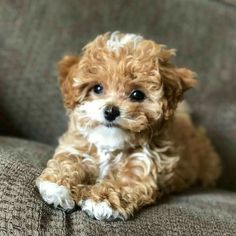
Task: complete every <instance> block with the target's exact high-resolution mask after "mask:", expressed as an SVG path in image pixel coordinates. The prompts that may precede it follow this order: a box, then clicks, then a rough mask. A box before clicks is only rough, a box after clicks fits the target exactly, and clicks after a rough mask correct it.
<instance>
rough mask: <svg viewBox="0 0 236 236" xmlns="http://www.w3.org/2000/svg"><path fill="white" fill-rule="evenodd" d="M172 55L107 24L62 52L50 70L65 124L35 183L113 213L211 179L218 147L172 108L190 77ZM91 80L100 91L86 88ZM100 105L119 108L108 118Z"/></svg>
mask: <svg viewBox="0 0 236 236" xmlns="http://www.w3.org/2000/svg"><path fill="white" fill-rule="evenodd" d="M174 55H175V50H173V49H167V48H166V46H164V45H160V44H157V43H155V42H154V41H152V40H146V39H144V38H143V37H142V36H139V35H134V34H122V33H119V32H114V33H112V34H111V33H106V34H103V35H100V36H98V37H97V38H96V39H95V40H94V41H92V42H90V43H89V44H87V45H86V46H85V48H84V49H83V52H82V54H81V55H80V56H65V57H64V58H63V59H62V60H61V61H60V62H59V64H58V70H59V75H60V86H61V91H62V94H63V98H64V104H65V107H66V109H67V112H68V115H69V119H70V122H69V127H68V130H67V132H66V133H65V134H64V135H63V136H62V137H61V138H60V140H59V146H58V148H57V149H56V151H55V154H54V156H53V158H52V159H51V160H49V161H48V164H47V168H46V169H45V170H44V171H43V173H42V174H41V176H39V177H38V179H37V183H38V186H39V185H40V181H47V183H48V182H51V183H54V184H57V185H59V186H60V185H62V186H64V187H65V188H66V189H68V191H69V192H70V198H72V199H73V200H74V201H75V202H76V203H77V204H78V205H80V206H81V208H82V210H84V211H86V212H87V213H88V214H89V215H90V216H92V217H95V218H97V219H99V220H114V219H118V218H119V219H120V218H122V219H127V218H128V217H130V216H131V215H133V213H134V212H135V211H136V210H138V209H140V208H141V207H142V206H145V205H148V204H152V203H154V202H155V201H156V200H157V199H159V198H160V197H162V196H163V195H165V194H168V193H171V192H178V191H183V190H184V189H186V188H188V187H190V186H192V185H194V184H196V183H201V184H202V185H204V186H209V185H213V184H215V181H216V179H217V178H218V177H219V175H220V161H219V157H218V155H217V154H216V152H215V151H214V149H213V147H212V145H211V143H210V141H209V140H208V138H207V137H206V135H205V134H204V132H203V130H202V129H200V128H197V127H194V125H193V124H192V122H191V119H190V117H189V115H188V113H186V112H185V111H184V109H179V110H178V109H177V111H176V108H177V106H178V103H179V102H180V101H181V100H182V98H183V93H184V92H185V91H186V90H188V89H189V88H191V87H193V86H194V85H195V84H196V80H195V73H193V72H192V71H190V70H189V69H186V68H178V67H176V66H175V65H173V64H172V63H171V62H170V60H171V58H172V56H174ZM96 84H101V85H102V86H103V88H104V91H103V93H102V94H99V95H98V94H95V93H94V92H93V90H92V88H93V86H94V85H96ZM134 89H139V90H142V91H143V92H144V93H145V95H146V98H145V100H144V101H143V102H134V101H131V100H130V99H129V94H130V93H131V92H132V91H133V90H134ZM107 105H115V106H117V107H119V109H120V113H121V114H120V117H119V119H117V120H115V121H114V122H112V124H107V121H106V120H105V119H104V117H103V108H104V107H105V106H107ZM175 111H176V112H175ZM174 113H175V115H174ZM55 189H56V188H55ZM41 194H42V193H41ZM50 194H51V192H50ZM42 195H43V194H42ZM50 196H51V195H50ZM43 197H44V199H47V198H46V197H45V196H43ZM63 201H65V200H63ZM57 202H59V201H57ZM50 203H51V202H50ZM54 205H55V204H54Z"/></svg>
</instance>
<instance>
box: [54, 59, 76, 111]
mask: <svg viewBox="0 0 236 236" xmlns="http://www.w3.org/2000/svg"><path fill="white" fill-rule="evenodd" d="M78 63H79V57H78V56H65V57H63V58H62V59H61V60H60V61H59V63H58V73H59V77H60V88H61V92H62V94H63V97H64V103H65V106H66V107H67V108H69V109H72V108H73V107H74V105H75V102H76V99H75V96H76V94H75V89H74V87H73V82H74V81H73V71H74V70H73V68H75V67H76V66H77V65H78Z"/></svg>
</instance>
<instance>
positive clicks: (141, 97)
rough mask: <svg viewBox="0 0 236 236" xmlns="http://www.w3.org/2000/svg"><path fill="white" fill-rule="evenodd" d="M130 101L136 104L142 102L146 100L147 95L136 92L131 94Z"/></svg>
mask: <svg viewBox="0 0 236 236" xmlns="http://www.w3.org/2000/svg"><path fill="white" fill-rule="evenodd" d="M129 97H130V99H131V100H132V101H134V102H142V101H143V100H144V99H145V94H144V93H143V92H142V91H140V90H134V91H133V92H132V93H131V94H130V96H129Z"/></svg>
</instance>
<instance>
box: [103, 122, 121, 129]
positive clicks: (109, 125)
mask: <svg viewBox="0 0 236 236" xmlns="http://www.w3.org/2000/svg"><path fill="white" fill-rule="evenodd" d="M103 125H104V126H106V127H107V128H114V127H116V128H117V127H119V126H118V125H117V124H116V123H114V122H105V123H103Z"/></svg>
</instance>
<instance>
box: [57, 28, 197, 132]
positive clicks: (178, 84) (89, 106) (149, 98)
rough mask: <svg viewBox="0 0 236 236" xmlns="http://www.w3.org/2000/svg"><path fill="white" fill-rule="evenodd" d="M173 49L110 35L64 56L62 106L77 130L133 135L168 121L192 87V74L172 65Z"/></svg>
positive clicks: (138, 38)
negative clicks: (99, 129) (106, 129)
mask: <svg viewBox="0 0 236 236" xmlns="http://www.w3.org/2000/svg"><path fill="white" fill-rule="evenodd" d="M174 55H175V50H173V49H167V48H166V47H165V46H164V45H160V44H157V43H155V42H154V41H151V40H146V39H144V38H143V37H142V36H139V35H135V34H122V33H119V32H114V33H112V34H110V33H106V34H104V35H100V36H98V37H97V38H96V39H95V40H94V41H92V42H90V43H89V44H87V45H86V46H85V48H84V50H83V52H82V55H81V56H65V57H64V58H63V59H62V60H61V61H60V62H59V66H58V68H59V75H60V85H61V90H62V94H63V96H64V102H65V106H66V108H67V109H68V111H69V112H70V113H73V114H74V117H76V122H77V123H78V124H79V125H80V126H81V127H87V128H90V129H91V128H95V127H97V126H104V127H109V128H111V129H112V127H117V128H119V129H121V130H125V131H128V132H132V133H134V132H135V133H136V132H141V131H143V130H147V129H148V128H150V127H151V126H152V125H154V124H155V123H157V122H158V121H160V120H168V119H169V118H170V117H171V116H172V115H173V112H174V110H175V109H176V107H177V103H178V102H179V101H180V100H181V99H182V95H183V93H184V92H185V91H186V90H187V89H189V88H191V87H193V86H194V84H195V79H194V76H195V74H194V73H193V72H192V71H190V70H188V69H186V68H178V67H176V66H174V65H173V64H171V62H170V59H171V57H172V56H174Z"/></svg>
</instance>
